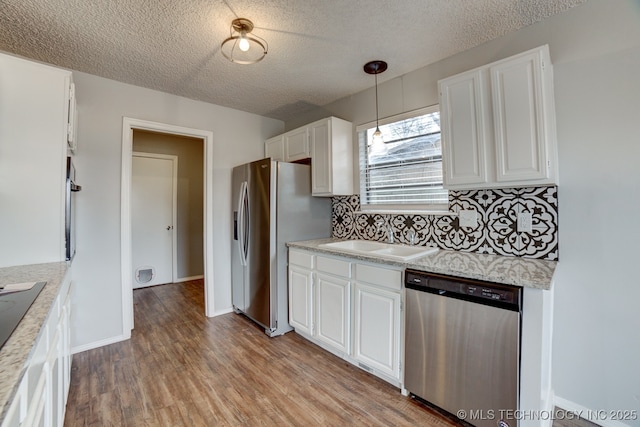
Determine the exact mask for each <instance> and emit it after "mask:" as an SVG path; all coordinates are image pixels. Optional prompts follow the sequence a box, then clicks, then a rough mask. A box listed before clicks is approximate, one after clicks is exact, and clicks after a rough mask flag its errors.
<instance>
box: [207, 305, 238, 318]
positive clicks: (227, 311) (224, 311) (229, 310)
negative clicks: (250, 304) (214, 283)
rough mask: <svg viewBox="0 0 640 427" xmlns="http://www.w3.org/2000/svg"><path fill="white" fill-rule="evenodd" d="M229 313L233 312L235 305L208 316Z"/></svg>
mask: <svg viewBox="0 0 640 427" xmlns="http://www.w3.org/2000/svg"><path fill="white" fill-rule="evenodd" d="M229 313H233V307H229V308H225V309H224V310H218V311H215V312H213V314H212V315H211V316H207V317H216V316H222V315H223V314H229Z"/></svg>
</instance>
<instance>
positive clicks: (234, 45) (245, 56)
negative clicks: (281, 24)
mask: <svg viewBox="0 0 640 427" xmlns="http://www.w3.org/2000/svg"><path fill="white" fill-rule="evenodd" d="M251 31H253V22H251V21H249V20H248V19H245V18H238V19H234V20H233V21H231V28H230V29H229V37H227V38H226V39H225V41H223V42H222V45H221V46H220V49H221V51H222V55H224V57H225V58H227V59H228V60H229V61H231V62H235V63H236V64H255V63H256V62H259V61H262V58H264V57H265V55H266V54H267V50H268V48H269V45H268V44H267V41H266V40H265V39H263V38H261V37H258V36H256V35H255V34H252V33H251Z"/></svg>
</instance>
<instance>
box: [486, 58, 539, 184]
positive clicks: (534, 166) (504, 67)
mask: <svg viewBox="0 0 640 427" xmlns="http://www.w3.org/2000/svg"><path fill="white" fill-rule="evenodd" d="M489 71H490V74H491V90H492V103H493V118H494V132H495V141H496V179H497V180H498V181H502V182H505V181H522V180H536V179H546V178H547V177H548V164H547V147H546V130H545V120H544V103H543V87H542V85H543V81H542V78H543V76H542V59H541V53H540V50H536V51H533V52H527V53H526V54H522V55H518V56H516V57H514V58H511V59H507V60H505V61H501V62H500V63H498V64H496V65H494V66H491V67H490V69H489Z"/></svg>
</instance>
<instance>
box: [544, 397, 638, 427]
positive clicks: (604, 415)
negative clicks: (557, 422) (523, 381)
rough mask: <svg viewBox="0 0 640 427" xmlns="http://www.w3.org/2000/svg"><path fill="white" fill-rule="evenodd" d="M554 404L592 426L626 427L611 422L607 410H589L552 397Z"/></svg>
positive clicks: (620, 423) (622, 424)
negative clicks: (590, 423)
mask: <svg viewBox="0 0 640 427" xmlns="http://www.w3.org/2000/svg"><path fill="white" fill-rule="evenodd" d="M554 403H555V405H556V406H557V407H558V408H561V409H564V410H565V411H567V412H571V413H574V414H577V415H579V416H580V418H582V419H584V420H587V421H590V422H592V423H594V424H598V425H600V426H602V427H628V425H627V424H624V423H622V422H620V421H617V420H612V419H611V411H609V410H605V409H600V410H594V409H589V408H587V407H584V406H582V405H579V404H577V403H575V402H572V401H570V400H567V399H563V398H562V397H559V396H555V397H554Z"/></svg>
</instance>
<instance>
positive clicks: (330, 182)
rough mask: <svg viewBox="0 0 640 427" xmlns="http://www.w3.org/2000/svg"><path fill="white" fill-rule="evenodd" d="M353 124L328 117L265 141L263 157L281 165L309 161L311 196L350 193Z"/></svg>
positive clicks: (351, 188) (351, 182) (351, 190)
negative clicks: (282, 163) (281, 162)
mask: <svg viewBox="0 0 640 427" xmlns="http://www.w3.org/2000/svg"><path fill="white" fill-rule="evenodd" d="M352 138H353V125H352V124H351V122H347V121H345V120H342V119H339V118H337V117H328V118H326V119H322V120H318V121H316V122H313V123H311V124H308V125H306V126H303V127H300V128H297V129H294V130H291V131H289V132H287V133H284V134H282V135H278V136H275V137H273V138H270V139H268V140H266V141H265V143H264V151H265V157H271V158H272V159H273V160H278V161H283V162H296V161H299V160H304V159H309V158H310V159H311V188H312V194H313V195H314V196H326V197H330V196H348V195H351V194H353V144H352Z"/></svg>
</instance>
